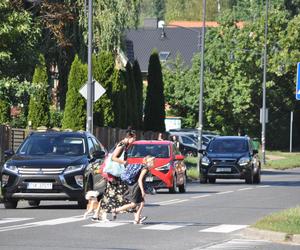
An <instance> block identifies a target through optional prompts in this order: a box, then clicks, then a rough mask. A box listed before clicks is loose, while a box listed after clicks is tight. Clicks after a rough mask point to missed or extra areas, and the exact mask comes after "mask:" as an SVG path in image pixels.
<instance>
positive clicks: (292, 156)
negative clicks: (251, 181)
mask: <svg viewBox="0 0 300 250" xmlns="http://www.w3.org/2000/svg"><path fill="white" fill-rule="evenodd" d="M297 167H300V153H288V152H281V151H267V152H266V165H263V168H266V169H280V170H284V169H290V168H297Z"/></svg>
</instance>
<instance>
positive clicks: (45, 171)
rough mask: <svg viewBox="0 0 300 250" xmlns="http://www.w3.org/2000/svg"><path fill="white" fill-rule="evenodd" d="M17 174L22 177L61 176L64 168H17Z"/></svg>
mask: <svg viewBox="0 0 300 250" xmlns="http://www.w3.org/2000/svg"><path fill="white" fill-rule="evenodd" d="M18 170H19V174H22V175H57V174H61V173H62V172H63V171H64V170H65V168H22V167H18Z"/></svg>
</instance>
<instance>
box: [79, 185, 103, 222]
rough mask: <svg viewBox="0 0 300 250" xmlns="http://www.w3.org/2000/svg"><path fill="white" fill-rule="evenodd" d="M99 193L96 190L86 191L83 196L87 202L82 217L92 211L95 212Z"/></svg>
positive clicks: (85, 216)
mask: <svg viewBox="0 0 300 250" xmlns="http://www.w3.org/2000/svg"><path fill="white" fill-rule="evenodd" d="M99 196H100V194H99V192H98V191H88V192H87V193H86V195H85V198H86V199H87V200H88V204H87V206H86V212H85V213H84V215H83V217H84V218H85V219H86V218H87V216H88V215H89V214H90V213H92V212H95V213H96V212H97V207H98V203H99V198H100V197H99Z"/></svg>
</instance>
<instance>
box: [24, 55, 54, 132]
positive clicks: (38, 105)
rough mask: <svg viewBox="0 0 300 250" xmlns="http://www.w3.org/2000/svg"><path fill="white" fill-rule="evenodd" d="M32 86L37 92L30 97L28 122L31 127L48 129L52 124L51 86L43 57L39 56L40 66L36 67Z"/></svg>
mask: <svg viewBox="0 0 300 250" xmlns="http://www.w3.org/2000/svg"><path fill="white" fill-rule="evenodd" d="M32 84H33V85H35V87H36V88H35V89H36V91H34V92H33V93H32V94H31V96H30V102H29V111H28V119H27V120H28V121H31V126H32V127H33V128H37V127H39V126H46V127H48V126H49V124H50V109H49V106H50V101H49V85H48V75H47V69H46V65H45V58H44V56H43V55H40V56H39V64H38V65H36V68H35V70H34V75H33V79H32Z"/></svg>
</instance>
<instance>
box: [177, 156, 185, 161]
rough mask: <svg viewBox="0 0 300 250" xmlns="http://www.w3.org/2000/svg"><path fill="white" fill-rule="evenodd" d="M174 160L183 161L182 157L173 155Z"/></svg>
mask: <svg viewBox="0 0 300 250" xmlns="http://www.w3.org/2000/svg"><path fill="white" fill-rule="evenodd" d="M175 160H177V161H183V160H184V156H183V155H175Z"/></svg>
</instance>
